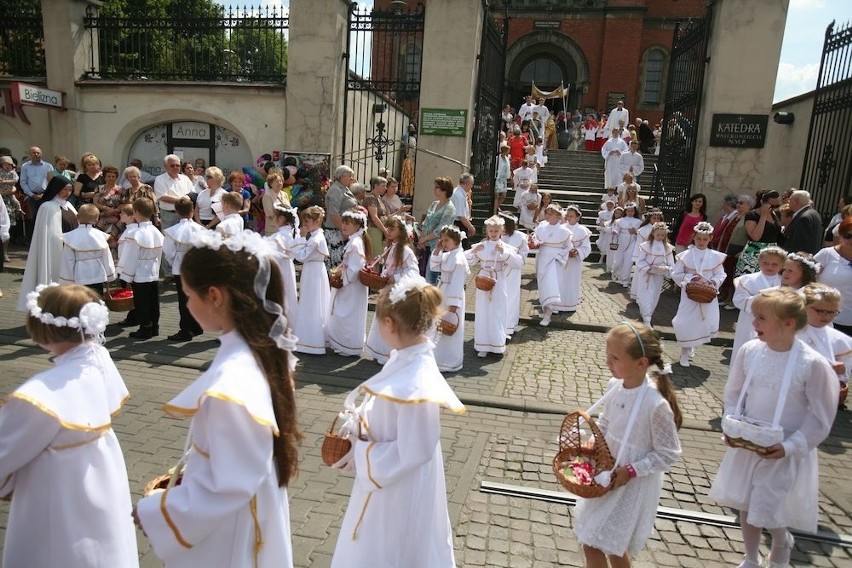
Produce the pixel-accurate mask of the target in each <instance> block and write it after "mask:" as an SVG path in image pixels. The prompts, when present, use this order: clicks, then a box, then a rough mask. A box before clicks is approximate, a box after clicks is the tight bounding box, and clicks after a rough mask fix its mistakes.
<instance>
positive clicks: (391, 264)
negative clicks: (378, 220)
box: [363, 215, 420, 365]
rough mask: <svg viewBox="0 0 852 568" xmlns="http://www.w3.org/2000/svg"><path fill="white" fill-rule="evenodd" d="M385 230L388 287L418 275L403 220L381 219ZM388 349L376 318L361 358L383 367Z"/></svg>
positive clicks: (416, 264) (415, 257) (384, 268)
mask: <svg viewBox="0 0 852 568" xmlns="http://www.w3.org/2000/svg"><path fill="white" fill-rule="evenodd" d="M382 222H383V223H384V225H385V228H386V229H387V240H386V242H387V243H388V244H387V246H386V247H385V251H384V252H383V253H382V264H383V267H382V276H385V277H389V278H390V282H388V286H390V285H391V284H393V283H394V282H399V280H400V279H401V278H402V277H403V276H405V275H407V274H417V275H419V274H420V267H419V265H418V263H417V256H416V255H415V254H414V247H413V246H412V244H411V237H410V236H409V234H408V231H407V230H406V227H405V219H403V218H402V217H400V216H398V215H391V216H389V217H385V218H384V219H382ZM390 351H391V350H390V347H388V346H387V344H385V342H384V340H383V339H382V335H381V333H379V326H378V322H377V321H376V318H375V317H374V318H373V321H372V323H371V324H370V333H369V334H367V344H366V345H364V353H363V357H364V358H365V359H374V360H375V361H376V363H378V364H379V365H384V364H385V363H386V362H387V360H388V357H390Z"/></svg>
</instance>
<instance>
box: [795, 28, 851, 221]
mask: <svg viewBox="0 0 852 568" xmlns="http://www.w3.org/2000/svg"><path fill="white" fill-rule="evenodd" d="M850 129H852V24H847V25H846V26H845V27H843V28H840V29H838V30H835V29H834V22H831V24H829V26H828V28H826V30H825V43H824V45H823V49H822V59H821V61H820V65H819V79H818V81H817V88H816V92H815V93H814V109H813V113H812V114H811V124H810V129H809V130H808V144H807V149H806V150H805V161H804V164H803V166H802V181H801V183H800V185H799V187H801V188H802V189H804V190H807V191H809V192H810V193H811V197H812V198H813V200H814V205H815V208H816V210H817V211H819V212H820V213H821V214H822V215H823V217H831V215H833V214H834V212H835V207H836V205H837V202H838V200H839V199H840V198H841V197H843V196H844V195H847V194H848V193H849V192H850V190H849V187H850V186H849V179H850V176H852V155H850V152H852V130H850ZM847 205H848V204H847Z"/></svg>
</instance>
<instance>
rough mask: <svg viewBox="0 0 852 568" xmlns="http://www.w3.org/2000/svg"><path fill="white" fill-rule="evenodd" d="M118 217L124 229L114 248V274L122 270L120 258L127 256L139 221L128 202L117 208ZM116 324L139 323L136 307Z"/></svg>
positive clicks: (128, 324)
mask: <svg viewBox="0 0 852 568" xmlns="http://www.w3.org/2000/svg"><path fill="white" fill-rule="evenodd" d="M118 218H119V221H120V222H121V224H122V225H124V230H123V231H122V232H121V234H120V235H119V236H118V243H117V244H116V248H115V254H116V261H115V273H116V275H118V274H121V273H122V271H123V268H122V259H126V258H127V255H126V252H127V244H128V243H129V242H130V237H131V236H133V232H134V231H135V230H136V229H138V228H139V223H137V222H136V219H134V218H133V205H132V204H130V203H125V204H124V205H122V206H120V207H119V208H118ZM119 284H124V282H123V281H119ZM117 325H119V326H122V327H128V326H134V325H139V318H137V317H136V309H135V308H134V309H132V310H130V311H129V312H127V315H126V316H125V317H124V319H123V320H121V321H120V322H118V324H117Z"/></svg>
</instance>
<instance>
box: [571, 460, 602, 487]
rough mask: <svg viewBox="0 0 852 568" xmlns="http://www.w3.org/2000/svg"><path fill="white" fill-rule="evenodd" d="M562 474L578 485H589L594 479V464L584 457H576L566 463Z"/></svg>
mask: <svg viewBox="0 0 852 568" xmlns="http://www.w3.org/2000/svg"><path fill="white" fill-rule="evenodd" d="M564 473H565V477H567V478H568V479H570V480H571V481H573V482H574V483H576V484H578V485H591V484H592V483H593V481H594V478H595V464H594V462H593V461H592V460H591V459H590V458H588V457H586V456H577V457H575V458H574V459H573V460H571V461H570V462H569V463H568V466H567V467H566V468H565V472H564Z"/></svg>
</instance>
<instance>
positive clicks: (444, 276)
mask: <svg viewBox="0 0 852 568" xmlns="http://www.w3.org/2000/svg"><path fill="white" fill-rule="evenodd" d="M461 241H462V234H461V231H459V229H458V228H457V227H455V226H453V225H448V226H446V227H444V228H443V229H441V238H440V239H439V240H438V245H437V246H436V247H435V250H434V251H433V252H432V255H431V256H430V257H429V263H430V265H431V266H430V267H431V269H432V270H433V271H435V272H440V273H441V279H440V280H439V282H440V284H439V288H440V290H441V293H442V294H443V302H442V304H441V306H442V307H443V308H444V309H445V310H446V313H445V314H444V315H443V316H441V317H443V318H444V319H446V320H447V321H449V322H450V323H454V324H456V325H457V326H458V328H457V329H456V331H455V333H453V334H452V335H449V336H448V335H443V334H441V335H438V337H437V341H436V344H435V361H436V362H437V363H438V369H440V370H441V371H450V372H454V371H459V370H461V368H462V365H463V364H464V315H465V293H464V283H465V279H466V278H467V275H468V273H469V272H470V268H469V267H468V265H467V258H465V255H464V251H463V250H462V249H461Z"/></svg>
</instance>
